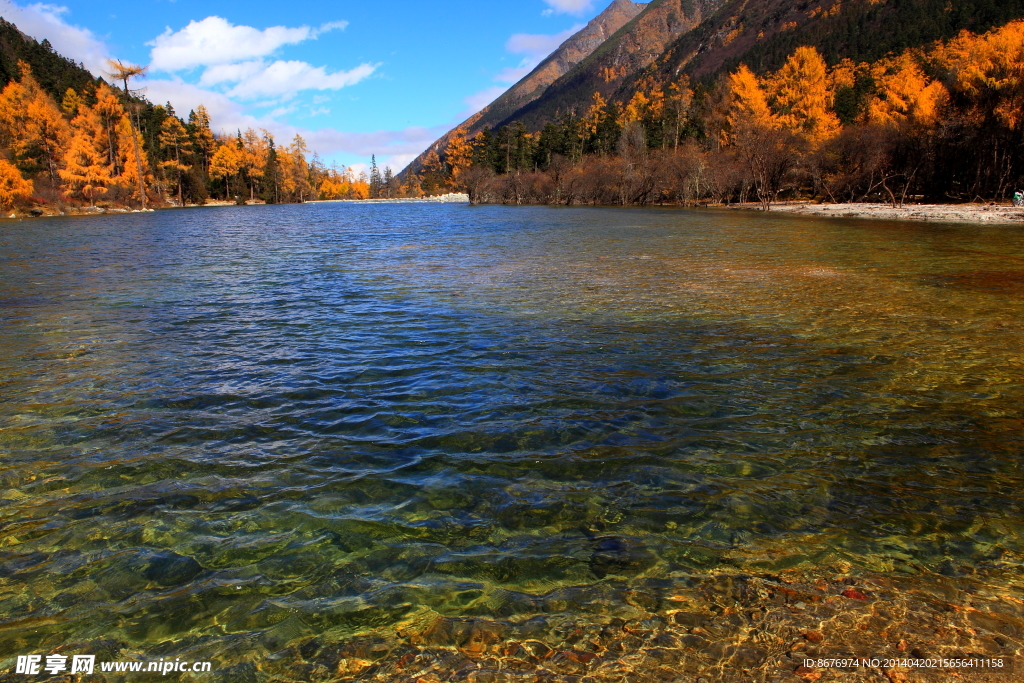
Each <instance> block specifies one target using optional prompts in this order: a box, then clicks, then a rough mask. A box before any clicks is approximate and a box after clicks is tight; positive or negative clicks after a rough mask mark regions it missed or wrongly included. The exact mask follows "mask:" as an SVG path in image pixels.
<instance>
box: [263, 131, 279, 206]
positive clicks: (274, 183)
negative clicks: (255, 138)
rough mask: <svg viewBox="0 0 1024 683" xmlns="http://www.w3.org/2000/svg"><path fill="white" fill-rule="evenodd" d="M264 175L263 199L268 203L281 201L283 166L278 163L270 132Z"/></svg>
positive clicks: (267, 139)
mask: <svg viewBox="0 0 1024 683" xmlns="http://www.w3.org/2000/svg"><path fill="white" fill-rule="evenodd" d="M262 176H263V194H262V199H263V201H264V202H266V203H267V204H277V203H279V202H280V201H281V167H280V165H279V163H278V158H277V148H276V147H275V146H274V138H272V137H271V136H270V135H269V134H267V137H266V162H265V163H264V165H263V174H262Z"/></svg>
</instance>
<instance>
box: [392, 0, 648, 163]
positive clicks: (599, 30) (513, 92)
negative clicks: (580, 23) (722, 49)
mask: <svg viewBox="0 0 1024 683" xmlns="http://www.w3.org/2000/svg"><path fill="white" fill-rule="evenodd" d="M646 7H647V5H646V4H642V3H636V2H630V0H614V2H612V4H611V5H609V6H608V8H607V9H605V11H604V12H601V14H599V15H597V16H596V17H594V18H593V19H592V20H591V21H590V23H588V24H587V25H586V26H585V27H584V28H583V29H581V30H580V31H578V32H577V33H575V34H573V35H572V36H570V37H569V39H568V40H566V41H565V42H564V43H562V44H561V45H560V46H559V47H558V49H557V50H555V51H554V52H552V53H551V54H550V55H549V56H548V57H547V58H546V59H545V60H544V61H542V62H541V63H540V64H538V65H537V67H536V68H535V69H534V70H533V71H531V72H530V73H528V74H527V75H526V76H525V77H523V79H522V80H520V81H519V82H518V83H516V84H515V85H513V86H512V87H511V88H509V89H508V90H506V91H505V93H504V94H502V95H501V96H500V97H498V99H496V100H494V102H492V103H491V104H489V105H487V106H486V107H484V108H483V109H481V110H480V111H479V112H477V113H476V114H474V115H473V116H471V117H469V118H468V119H467V120H466V121H464V122H463V123H462V124H460V126H458V127H456V129H455V130H457V129H458V128H465V129H467V130H468V131H469V133H470V134H471V135H472V134H475V133H477V132H479V131H481V130H483V129H484V128H488V127H490V128H495V127H499V126H500V125H501V124H502V123H503V122H504V121H505V120H507V119H508V118H510V117H513V116H514V115H515V113H516V112H517V111H519V110H520V109H522V108H523V107H525V106H527V105H529V104H530V103H531V102H533V101H534V100H536V99H537V98H538V97H540V96H542V95H543V94H544V93H545V92H546V91H547V89H548V87H549V86H550V85H551V84H552V83H554V82H555V81H556V80H558V79H559V78H560V77H561V76H563V75H564V74H566V73H568V72H569V71H570V70H571V69H572V68H573V67H574V66H576V65H577V64H579V63H580V62H581V61H583V60H584V59H586V58H587V57H588V56H590V54H591V53H593V52H594V50H596V49H597V48H599V47H600V46H601V45H603V44H605V43H606V42H607V41H608V38H610V37H611V36H614V35H615V34H616V33H617V32H618V31H619V30H620V29H621V28H622V27H623V26H625V25H626V24H628V23H629V22H630V20H632V19H633V18H634V17H636V16H637V15H638V14H640V13H641V12H643V10H644V9H645V8H646ZM455 130H452V131H449V132H448V133H446V134H445V135H444V136H443V137H441V138H440V139H439V140H437V142H435V143H434V144H433V145H431V146H430V149H433V150H435V151H437V152H440V151H441V150H443V149H444V148H445V147H446V146H447V144H448V140H449V139H451V136H452V133H454V132H455ZM427 152H429V150H427ZM427 152H424V153H423V154H421V155H420V156H419V157H417V158H416V160H415V161H413V162H412V163H411V164H410V165H409V167H408V168H406V170H405V171H403V174H405V173H408V172H409V170H410V169H414V172H418V171H419V169H420V168H422V166H423V160H424V158H425V157H426V155H427Z"/></svg>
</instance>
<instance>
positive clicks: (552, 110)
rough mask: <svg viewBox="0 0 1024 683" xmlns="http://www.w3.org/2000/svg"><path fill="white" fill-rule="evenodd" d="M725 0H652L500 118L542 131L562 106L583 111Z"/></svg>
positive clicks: (644, 66)
mask: <svg viewBox="0 0 1024 683" xmlns="http://www.w3.org/2000/svg"><path fill="white" fill-rule="evenodd" d="M723 1H724V0H654V1H653V2H651V3H650V4H648V5H647V8H646V9H645V10H644V11H643V12H641V13H640V14H639V15H638V16H637V17H636V18H635V19H633V20H632V21H630V22H629V23H628V24H626V25H625V26H624V27H623V28H622V29H620V30H619V32H618V33H616V34H615V35H614V36H612V37H611V38H609V39H608V40H607V41H606V42H605V43H604V44H603V45H601V47H599V48H598V49H597V50H595V51H594V52H593V53H592V54H591V55H590V56H589V57H587V58H586V59H585V60H583V61H582V62H580V63H579V64H578V65H576V67H575V68H573V70H572V71H570V72H569V73H567V74H565V75H564V76H562V77H561V78H559V79H558V80H557V81H555V82H554V83H552V84H551V86H550V87H549V88H548V89H547V90H546V91H545V92H544V94H543V96H541V97H539V98H537V99H535V100H534V101H532V102H530V103H529V104H527V105H526V106H524V107H522V108H521V109H520V110H519V111H517V112H515V113H514V114H512V115H511V116H509V117H507V118H506V119H505V120H504V121H501V122H500V123H499V124H498V125H505V124H508V123H511V122H512V121H522V122H523V123H524V124H525V125H526V128H527V129H528V130H539V129H540V128H541V127H542V126H543V125H544V123H546V122H548V121H551V120H553V119H554V118H555V117H556V116H557V115H558V113H559V112H560V111H569V110H572V109H575V110H576V111H578V112H582V111H585V110H586V108H587V107H588V106H589V104H590V101H591V98H592V97H593V95H594V93H595V92H600V93H601V94H602V95H605V96H607V95H611V94H613V93H615V92H616V91H618V90H619V88H620V86H621V84H622V82H623V81H626V80H628V79H629V78H631V77H632V76H634V75H635V74H637V73H639V72H641V71H643V70H644V69H645V68H647V67H648V66H649V65H651V64H652V63H653V62H654V61H655V60H656V59H657V58H658V57H660V56H661V55H662V54H663V53H664V51H665V49H666V48H667V47H668V46H669V45H670V44H671V43H672V42H673V41H674V40H676V39H677V38H678V37H679V36H681V35H686V34H687V33H689V32H690V31H691V30H692V29H693V28H694V27H696V26H698V25H699V24H700V23H701V22H702V21H704V20H705V19H706V18H707V17H709V16H711V15H713V14H714V13H715V11H716V10H717V8H718V7H719V6H720V5H721V4H722V3H723Z"/></svg>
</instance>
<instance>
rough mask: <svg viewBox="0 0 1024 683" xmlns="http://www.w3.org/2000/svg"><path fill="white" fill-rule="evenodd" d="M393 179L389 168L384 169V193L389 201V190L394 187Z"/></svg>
mask: <svg viewBox="0 0 1024 683" xmlns="http://www.w3.org/2000/svg"><path fill="white" fill-rule="evenodd" d="M394 182H395V178H394V176H393V175H392V174H391V167H390V166H385V167H384V193H385V196H386V197H387V198H388V199H391V188H392V186H393V185H394Z"/></svg>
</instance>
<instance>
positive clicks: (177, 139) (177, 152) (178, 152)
mask: <svg viewBox="0 0 1024 683" xmlns="http://www.w3.org/2000/svg"><path fill="white" fill-rule="evenodd" d="M188 143H189V139H188V131H186V130H185V126H183V125H181V121H180V120H178V117H177V116H168V117H167V118H165V119H164V122H163V125H162V126H161V127H160V149H161V150H163V152H164V153H165V154H167V159H166V160H165V161H161V162H160V168H161V169H163V171H164V174H165V176H166V177H167V178H168V179H169V180H171V181H172V182H174V183H175V184H176V185H177V187H178V206H185V198H184V194H183V191H182V186H183V185H184V183H183V178H184V175H185V173H186V172H187V171H188V170H190V169H191V168H192V165H191V164H186V163H185V160H184V159H183V158H182V154H183V152H184V150H185V147H186V145H188Z"/></svg>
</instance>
